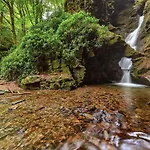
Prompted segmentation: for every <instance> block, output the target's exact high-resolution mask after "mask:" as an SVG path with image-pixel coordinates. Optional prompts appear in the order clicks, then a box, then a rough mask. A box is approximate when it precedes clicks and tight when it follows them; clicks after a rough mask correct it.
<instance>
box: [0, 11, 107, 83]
mask: <svg viewBox="0 0 150 150" xmlns="http://www.w3.org/2000/svg"><path fill="white" fill-rule="evenodd" d="M107 33H108V29H107V28H106V27H105V26H101V27H100V26H99V25H98V20H97V19H95V18H93V17H91V16H90V15H89V14H87V13H85V12H78V13H76V14H73V15H71V14H68V13H66V12H62V11H58V12H55V13H53V14H52V16H51V18H49V19H48V20H45V21H44V22H42V23H39V24H37V25H35V26H33V27H32V28H31V30H30V31H28V33H27V34H26V35H25V36H24V38H23V39H22V42H21V43H20V45H19V46H18V47H17V48H16V49H15V50H13V51H12V52H11V53H10V54H9V55H8V56H7V57H5V58H3V60H2V62H1V76H2V77H3V78H5V79H8V80H16V79H19V80H20V79H22V78H24V77H26V76H28V75H32V74H38V73H41V72H47V71H48V70H49V61H54V60H56V59H63V62H64V61H65V63H66V65H67V66H69V67H74V66H81V67H80V68H82V64H81V60H82V59H83V58H82V57H83V55H82V54H83V52H84V51H86V52H87V53H88V52H90V51H91V50H92V49H93V48H94V47H97V46H101V45H102V42H101V41H100V40H101V38H103V36H104V35H107ZM83 70H84V67H83ZM83 77H84V76H83Z"/></svg>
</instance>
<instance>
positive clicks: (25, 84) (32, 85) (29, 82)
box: [21, 75, 42, 90]
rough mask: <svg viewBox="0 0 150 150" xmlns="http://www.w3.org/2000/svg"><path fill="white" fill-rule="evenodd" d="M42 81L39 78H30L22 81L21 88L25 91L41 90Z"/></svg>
mask: <svg viewBox="0 0 150 150" xmlns="http://www.w3.org/2000/svg"><path fill="white" fill-rule="evenodd" d="M41 81H42V79H41V78H40V77H38V76H34V75H33V76H28V77H26V78H25V79H22V80H21V87H22V88H24V89H30V90H32V89H39V88H40V82H41Z"/></svg>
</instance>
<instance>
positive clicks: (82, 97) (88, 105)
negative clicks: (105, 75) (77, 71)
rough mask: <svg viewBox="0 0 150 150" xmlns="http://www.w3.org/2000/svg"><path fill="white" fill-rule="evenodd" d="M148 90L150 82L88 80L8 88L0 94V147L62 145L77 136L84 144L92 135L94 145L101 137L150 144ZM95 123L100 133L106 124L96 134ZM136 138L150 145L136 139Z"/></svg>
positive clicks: (108, 144) (107, 140) (104, 139)
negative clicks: (73, 85)
mask: <svg viewBox="0 0 150 150" xmlns="http://www.w3.org/2000/svg"><path fill="white" fill-rule="evenodd" d="M149 91H150V88H127V87H126V88H124V87H118V86H111V85H101V86H100V85H97V86H84V87H81V88H78V89H76V90H72V91H63V90H40V91H38V90H36V91H23V90H21V91H17V92H16V91H14V92H11V91H8V92H6V93H4V94H3V95H0V122H1V126H0V149H4V150H5V149H10V150H13V149H16V150H20V149H25V150H26V149H29V150H30V149H48V150H51V149H56V148H57V149H62V147H63V146H64V145H65V144H66V143H67V142H66V141H68V140H69V141H72V142H71V144H73V143H74V141H76V140H75V139H76V137H78V138H77V139H78V141H86V142H85V143H84V142H80V143H82V144H81V145H80V146H82V145H86V146H87V145H88V144H87V143H88V142H87V141H88V140H89V143H92V142H93V143H94V141H95V143H94V144H93V145H94V146H95V145H96V142H97V140H98V141H99V143H101V144H102V143H103V145H105V146H110V147H111V148H116V149H121V146H122V145H123V144H124V145H125V147H126V146H129V148H130V147H131V148H135V147H133V145H134V146H137V147H139V148H142V149H147V148H149V146H150V145H149V142H150V139H149V134H150V121H149V117H150V111H149V107H150V92H149ZM95 116H96V117H97V118H96V117H95ZM99 116H103V117H99ZM95 118H96V119H95ZM110 120H111V121H110ZM106 126H107V127H108V128H106ZM93 129H94V131H96V133H97V132H98V131H97V129H98V130H101V129H104V130H102V131H103V132H101V133H100V135H99V137H98V136H95V135H94V134H93V135H91V132H93ZM112 131H113V132H112ZM87 133H88V134H87ZM93 133H94V132H93ZM143 134H144V135H143ZM112 136H115V137H118V139H119V140H116V141H118V143H120V144H119V145H118V147H117V145H116V142H112V143H111V144H110V139H111V137H112ZM87 137H88V140H87V139H86V138H87ZM141 137H142V138H141ZM143 137H144V138H143ZM146 137H147V138H146ZM93 138H95V140H93ZM135 138H136V139H138V140H139V143H142V142H144V145H146V146H144V147H143V146H141V145H142V144H143V143H142V144H141V145H140V144H135V143H138V142H137V141H135ZM79 139H80V140H79ZM85 139H86V140H85ZM91 139H92V142H91V141H90V140H91ZM131 139H132V140H131ZM133 139H134V142H135V143H134V142H133ZM128 140H129V141H130V142H128ZM141 140H142V141H141ZM97 143H98V142H97ZM114 143H115V144H114ZM121 143H123V144H121ZM128 143H131V144H128ZM145 143H146V144H145ZM101 144H99V145H101ZM68 145H69V144H68ZM78 146H79V145H78ZM68 147H69V146H68ZM89 147H90V145H89ZM95 147H97V146H95ZM122 147H124V146H122ZM69 149H70V150H71V147H70V148H69ZM101 149H102V148H101ZM122 150H123V148H122Z"/></svg>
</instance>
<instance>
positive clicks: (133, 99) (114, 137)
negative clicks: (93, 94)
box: [58, 86, 150, 150]
mask: <svg viewBox="0 0 150 150" xmlns="http://www.w3.org/2000/svg"><path fill="white" fill-rule="evenodd" d="M106 88H111V89H114V90H119V91H120V92H121V93H122V101H125V102H126V104H127V110H126V111H127V112H128V113H129V114H130V119H131V120H130V124H129V125H128V127H129V128H128V129H125V128H126V127H123V126H125V125H122V127H119V125H118V124H117V123H116V126H118V128H115V127H114V126H111V127H110V126H109V125H108V124H107V123H106V124H105V123H104V125H103V130H101V125H100V124H94V125H91V126H90V127H89V128H88V129H87V130H86V131H84V132H83V134H82V135H80V136H76V137H75V138H73V139H69V140H68V141H67V142H66V143H65V144H64V145H63V146H61V147H59V148H58V150H75V149H76V150H78V149H79V150H80V149H83V150H149V149H150V122H149V117H150V111H149V107H150V92H149V91H150V88H148V87H147V88H131V87H118V86H106ZM117 115H118V116H119V118H121V114H117ZM107 126H109V127H107Z"/></svg>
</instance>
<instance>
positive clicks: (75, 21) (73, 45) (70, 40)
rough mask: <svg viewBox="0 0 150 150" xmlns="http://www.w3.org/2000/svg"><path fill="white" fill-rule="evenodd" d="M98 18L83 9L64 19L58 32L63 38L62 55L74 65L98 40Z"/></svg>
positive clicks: (61, 38) (68, 62) (67, 61)
mask: <svg viewBox="0 0 150 150" xmlns="http://www.w3.org/2000/svg"><path fill="white" fill-rule="evenodd" d="M99 27H100V26H99V25H98V20H97V19H96V18H93V17H91V16H90V15H89V14H87V13H85V12H83V11H81V12H78V13H75V14H73V15H71V16H70V17H68V18H67V19H66V20H65V21H63V22H62V23H61V24H60V26H59V28H58V30H57V34H58V36H59V37H60V40H61V42H62V43H61V49H62V56H63V59H65V61H66V63H67V64H68V65H69V64H70V65H72V64H73V63H76V60H77V59H80V58H79V57H81V56H82V52H83V50H84V49H86V50H87V51H89V50H90V49H91V48H92V47H94V46H96V45H97V42H98V34H99V33H98V28H99Z"/></svg>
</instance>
